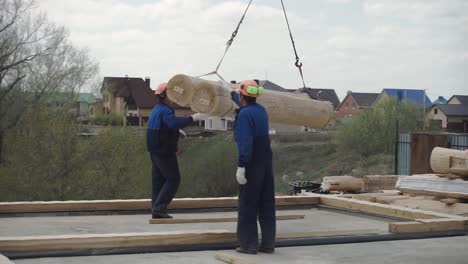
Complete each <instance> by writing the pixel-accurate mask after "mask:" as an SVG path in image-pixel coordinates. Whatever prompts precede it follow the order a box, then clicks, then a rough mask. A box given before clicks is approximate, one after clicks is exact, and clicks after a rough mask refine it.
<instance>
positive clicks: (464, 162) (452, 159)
mask: <svg viewBox="0 0 468 264" xmlns="http://www.w3.org/2000/svg"><path fill="white" fill-rule="evenodd" d="M430 163H431V168H432V170H433V171H434V172H436V173H452V174H456V175H460V176H465V177H468V152H466V151H462V150H457V149H448V148H440V147H436V148H434V149H433V150H432V153H431V162H430Z"/></svg>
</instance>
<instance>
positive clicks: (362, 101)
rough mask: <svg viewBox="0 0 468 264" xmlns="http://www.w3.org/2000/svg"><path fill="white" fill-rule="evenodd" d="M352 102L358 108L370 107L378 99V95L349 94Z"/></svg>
mask: <svg viewBox="0 0 468 264" xmlns="http://www.w3.org/2000/svg"><path fill="white" fill-rule="evenodd" d="M351 96H353V99H354V101H355V102H356V103H357V104H358V106H359V107H371V106H372V105H373V104H374V101H375V100H376V99H377V97H379V93H353V92H351Z"/></svg>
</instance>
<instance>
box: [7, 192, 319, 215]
mask: <svg viewBox="0 0 468 264" xmlns="http://www.w3.org/2000/svg"><path fill="white" fill-rule="evenodd" d="M275 200H276V205H277V206H288V205H315V204H318V203H319V198H317V197H308V196H276V197H275ZM236 206H237V197H219V198H179V199H174V200H173V201H172V202H171V204H170V205H169V208H170V209H202V208H223V207H236ZM150 208H151V200H149V199H138V200H91V201H49V202H44V201H35V202H0V213H37V212H81V211H114V210H115V211H118V210H149V209H150Z"/></svg>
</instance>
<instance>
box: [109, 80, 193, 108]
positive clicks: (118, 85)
mask: <svg viewBox="0 0 468 264" xmlns="http://www.w3.org/2000/svg"><path fill="white" fill-rule="evenodd" d="M105 86H106V87H110V89H111V91H112V93H113V94H114V96H116V97H124V98H125V101H127V102H128V101H129V98H130V97H132V98H133V100H134V101H135V105H136V106H137V107H138V108H150V109H151V108H153V107H154V106H155V105H156V103H157V98H156V95H155V94H154V91H153V90H151V88H150V86H148V84H147V83H146V82H145V80H143V79H142V78H130V77H104V81H103V85H102V89H104V87H105ZM102 89H101V91H102ZM171 107H173V108H175V109H185V107H182V106H180V105H177V104H172V105H171Z"/></svg>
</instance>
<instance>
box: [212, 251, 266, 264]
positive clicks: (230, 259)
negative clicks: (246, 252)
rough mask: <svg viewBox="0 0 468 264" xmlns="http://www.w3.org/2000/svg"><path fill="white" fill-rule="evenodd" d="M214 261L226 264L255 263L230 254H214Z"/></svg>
mask: <svg viewBox="0 0 468 264" xmlns="http://www.w3.org/2000/svg"><path fill="white" fill-rule="evenodd" d="M215 259H217V260H219V261H222V262H224V263H228V264H255V263H257V262H255V261H253V260H250V259H247V258H243V257H240V256H238V255H234V254H230V253H216V255H215Z"/></svg>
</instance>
